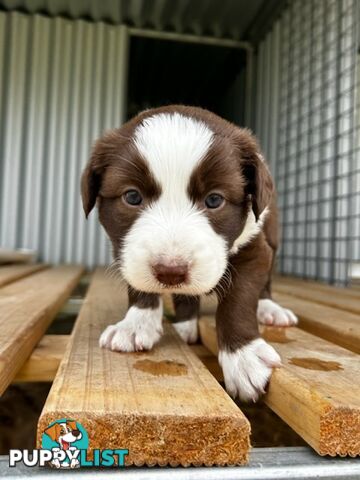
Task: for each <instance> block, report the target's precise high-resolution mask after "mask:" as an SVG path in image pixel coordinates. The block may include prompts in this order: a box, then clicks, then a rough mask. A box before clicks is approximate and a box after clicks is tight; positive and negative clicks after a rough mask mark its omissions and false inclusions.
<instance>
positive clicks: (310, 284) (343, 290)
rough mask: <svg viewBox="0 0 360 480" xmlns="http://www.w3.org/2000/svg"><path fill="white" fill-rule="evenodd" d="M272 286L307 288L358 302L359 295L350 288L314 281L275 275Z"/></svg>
mask: <svg viewBox="0 0 360 480" xmlns="http://www.w3.org/2000/svg"><path fill="white" fill-rule="evenodd" d="M273 283H274V285H296V286H298V287H303V288H308V289H309V290H317V291H320V292H324V293H328V294H329V295H340V296H343V297H353V298H357V299H358V300H359V301H360V293H359V292H357V291H356V290H354V289H353V288H352V287H334V286H333V285H327V284H326V283H322V282H317V281H315V280H302V279H300V278H296V277H291V276H286V275H281V276H279V275H276V276H275V277H274V279H273Z"/></svg>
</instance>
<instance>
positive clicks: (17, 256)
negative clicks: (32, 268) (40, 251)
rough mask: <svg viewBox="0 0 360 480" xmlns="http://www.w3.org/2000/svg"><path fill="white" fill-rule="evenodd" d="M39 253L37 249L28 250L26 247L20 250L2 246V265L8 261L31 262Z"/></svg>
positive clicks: (0, 254) (0, 252) (0, 250)
mask: <svg viewBox="0 0 360 480" xmlns="http://www.w3.org/2000/svg"><path fill="white" fill-rule="evenodd" d="M36 256H37V253H36V251H35V250H28V249H26V248H23V249H21V248H20V249H18V250H9V249H7V248H0V265H1V264H7V263H30V262H34V261H35V259H36Z"/></svg>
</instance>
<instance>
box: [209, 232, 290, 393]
mask: <svg viewBox="0 0 360 480" xmlns="http://www.w3.org/2000/svg"><path fill="white" fill-rule="evenodd" d="M256 244H257V245H252V246H249V248H245V249H244V251H241V252H240V253H239V254H238V255H237V256H236V258H235V259H233V260H232V264H233V265H232V266H233V272H234V273H233V274H232V282H231V285H230V287H228V291H227V293H226V295H225V296H223V297H220V298H219V306H218V309H217V312H216V329H217V335H218V343H219V363H220V365H221V366H222V369H223V373H224V381H225V386H226V389H227V391H228V392H229V394H230V395H232V396H233V397H236V396H238V397H239V398H241V399H242V400H245V401H249V400H253V401H256V400H257V399H258V397H259V395H260V394H261V393H264V390H265V387H266V385H267V383H268V381H269V379H270V376H271V372H272V368H273V367H278V366H280V365H281V359H280V357H279V355H278V354H277V352H276V351H275V350H274V349H273V347H271V346H270V345H269V344H267V343H266V342H265V341H264V340H263V339H262V338H260V335H259V330H258V324H257V319H256V310H257V304H258V299H259V295H260V292H261V290H262V289H263V288H264V284H265V283H266V278H267V272H268V269H269V268H270V258H269V255H270V251H269V246H268V245H267V244H265V243H264V241H263V239H258V240H256Z"/></svg>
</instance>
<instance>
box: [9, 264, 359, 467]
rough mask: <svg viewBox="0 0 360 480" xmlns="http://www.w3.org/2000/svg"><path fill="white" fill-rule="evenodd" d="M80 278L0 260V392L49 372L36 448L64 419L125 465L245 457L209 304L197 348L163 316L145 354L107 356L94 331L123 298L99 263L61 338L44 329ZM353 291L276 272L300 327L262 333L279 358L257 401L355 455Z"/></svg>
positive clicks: (308, 436) (72, 271) (317, 441)
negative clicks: (119, 451)
mask: <svg viewBox="0 0 360 480" xmlns="http://www.w3.org/2000/svg"><path fill="white" fill-rule="evenodd" d="M82 274H83V271H82V268H81V267H73V266H66V267H55V268H50V267H48V266H46V265H22V266H16V265H13V266H6V267H5V266H3V267H0V327H1V328H0V394H1V393H2V392H3V391H4V390H5V389H6V387H7V386H8V385H9V384H10V383H11V382H12V381H17V382H20V381H22V382H24V381H26V382H29V381H52V380H54V382H53V386H52V388H51V391H50V394H49V397H48V399H47V401H46V404H45V406H44V410H43V412H42V415H41V417H40V419H39V424H38V445H40V439H41V435H42V433H43V431H44V429H45V428H46V427H47V425H48V424H49V423H50V422H51V421H54V420H57V419H60V418H64V417H66V418H73V419H75V420H76V421H78V422H80V423H81V424H82V425H83V426H84V427H85V429H86V430H87V432H88V434H89V438H90V453H91V451H92V450H93V449H97V448H99V449H107V448H110V449H111V448H112V449H114V448H127V449H129V455H128V456H127V459H126V462H127V464H129V465H143V464H146V465H155V464H157V465H184V466H187V465H236V464H244V463H246V462H247V459H248V453H249V447H250V426H249V423H248V421H247V419H246V418H245V416H244V415H243V413H242V412H241V410H240V409H239V408H238V406H237V405H236V404H235V403H234V402H233V401H232V400H231V399H230V397H229V396H228V395H227V394H226V392H225V390H224V389H223V387H222V386H221V384H219V383H218V381H217V380H220V381H221V380H222V373H221V369H220V367H219V365H218V363H217V359H216V354H217V341H216V333H215V320H214V313H215V309H216V300H215V299H214V298H212V297H206V298H205V299H204V300H203V302H202V318H201V320H200V332H201V339H202V344H198V345H194V346H191V347H189V346H188V345H185V344H184V343H183V342H182V340H181V339H180V338H179V337H178V336H177V334H176V332H175V330H174V329H173V328H172V326H171V325H170V324H168V323H165V335H164V336H163V338H162V340H161V342H160V343H159V344H158V345H157V346H156V347H155V348H154V349H153V350H152V351H151V352H140V353H134V354H120V353H116V352H110V351H107V350H103V349H100V348H99V346H98V338H99V335H100V332H101V331H102V330H103V329H104V328H105V326H106V325H108V324H111V323H115V322H116V321H118V320H119V319H120V318H121V315H122V314H123V313H124V312H125V309H126V304H127V301H126V295H125V289H124V286H123V285H122V284H121V282H120V281H117V280H114V279H113V278H110V277H109V276H108V275H106V273H105V271H104V270H103V269H98V270H96V271H95V273H94V274H93V275H92V276H91V278H90V286H89V289H88V291H87V293H86V296H85V298H84V301H83V302H80V301H79V300H77V302H76V304H77V308H80V307H81V308H80V313H79V315H78V318H77V320H76V323H75V327H74V329H73V332H72V334H71V336H68V335H44V334H45V332H46V329H47V327H48V326H49V325H50V323H51V322H52V320H53V318H54V317H55V315H56V313H57V312H59V310H60V309H61V308H63V305H64V302H65V301H66V299H67V298H68V297H69V296H70V294H71V292H72V290H73V289H74V288H75V286H76V285H77V284H78V282H79V280H80V278H81V276H82ZM359 295H360V292H359V291H358V290H356V289H354V290H350V289H346V290H345V289H337V288H334V287H329V286H325V285H320V284H318V283H315V282H304V281H300V280H296V279H293V278H283V277H279V278H277V279H276V282H275V285H274V297H275V299H276V300H277V301H279V302H281V303H282V304H283V305H284V306H286V307H288V308H292V309H293V310H294V311H295V313H296V314H297V315H298V316H299V319H300V322H299V326H298V328H288V329H279V328H269V327H267V328H264V329H263V330H262V335H263V336H264V338H265V339H266V340H267V341H269V342H270V343H271V344H272V345H273V346H274V348H276V350H277V351H278V352H279V353H280V355H281V357H282V361H283V367H282V368H279V369H277V370H276V371H275V372H274V374H273V376H272V379H271V382H270V385H269V389H268V393H267V395H266V397H265V401H266V403H267V405H268V406H269V407H270V408H271V409H273V410H274V411H275V412H276V413H277V414H278V415H279V416H280V417H281V418H282V419H283V420H284V421H285V422H286V423H288V425H290V426H291V427H292V428H293V429H294V430H295V431H296V432H297V433H298V434H300V435H301V436H302V437H303V438H304V439H305V440H306V441H307V442H308V443H309V445H311V446H312V447H313V448H314V449H315V450H316V451H317V452H318V453H319V454H321V455H326V454H329V455H341V456H345V455H351V456H356V455H359V454H360V385H359V378H360V375H359V374H360V362H359V358H360V357H359V355H358V354H359V353H360V323H359V322H360V302H359ZM164 300H165V304H166V308H167V309H168V311H170V310H171V305H170V304H169V299H168V298H165V299H164ZM70 305H72V303H71V302H70ZM67 309H69V306H68V305H67V306H65V308H64V311H65V310H67ZM71 311H72V313H74V312H75V311H76V310H74V309H73V307H71ZM59 365H60V367H59ZM210 372H211V373H210Z"/></svg>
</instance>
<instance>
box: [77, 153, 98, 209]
mask: <svg viewBox="0 0 360 480" xmlns="http://www.w3.org/2000/svg"><path fill="white" fill-rule="evenodd" d="M100 185H101V174H100V173H99V172H97V171H96V169H95V167H94V159H93V158H91V159H90V162H89V163H88V165H87V166H86V168H85V170H84V172H83V174H82V176H81V197H82V203H83V208H84V212H85V216H86V218H87V217H88V215H89V213H90V212H91V210H92V209H93V208H94V205H95V203H96V198H97V196H98V194H99V190H100Z"/></svg>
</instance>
